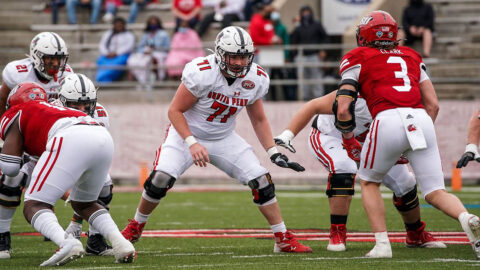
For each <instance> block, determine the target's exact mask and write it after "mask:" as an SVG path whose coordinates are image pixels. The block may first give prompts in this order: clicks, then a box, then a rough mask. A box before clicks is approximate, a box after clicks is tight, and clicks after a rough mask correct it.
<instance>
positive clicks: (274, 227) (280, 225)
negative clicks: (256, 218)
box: [270, 221, 287, 233]
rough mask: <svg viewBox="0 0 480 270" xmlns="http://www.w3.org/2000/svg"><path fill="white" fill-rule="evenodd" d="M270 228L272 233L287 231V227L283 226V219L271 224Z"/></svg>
mask: <svg viewBox="0 0 480 270" xmlns="http://www.w3.org/2000/svg"><path fill="white" fill-rule="evenodd" d="M270 229H272V232H273V233H277V232H282V233H285V232H286V231H287V227H286V226H285V223H284V222H283V221H282V222H280V223H278V224H275V225H271V226H270Z"/></svg>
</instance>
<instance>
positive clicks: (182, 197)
mask: <svg viewBox="0 0 480 270" xmlns="http://www.w3.org/2000/svg"><path fill="white" fill-rule="evenodd" d="M385 195H386V198H385V204H386V208H387V225H388V229H389V232H394V231H400V232H401V231H404V229H403V223H402V222H401V219H400V216H399V215H398V214H397V213H396V211H395V209H394V207H393V206H392V204H391V199H390V196H391V195H389V194H385ZM457 195H458V196H459V197H460V198H461V199H462V201H463V202H464V203H465V204H472V205H474V206H473V207H475V205H477V206H478V205H479V204H480V194H478V193H476V192H461V193H457ZM277 197H278V200H279V203H280V206H281V208H282V213H283V217H284V219H285V223H286V225H287V227H288V228H290V229H322V230H325V231H327V229H328V228H329V226H330V217H329V210H328V209H329V208H328V204H327V198H326V196H325V195H324V192H323V191H278V192H277ZM139 198H140V193H117V194H115V196H114V199H113V202H112V204H111V213H112V215H113V218H114V220H115V221H116V222H117V224H118V226H119V227H120V229H123V227H124V226H125V225H126V223H127V219H128V218H132V217H133V215H134V213H135V209H136V206H137V203H138V200H139ZM424 204H425V202H424V201H423V200H422V205H424ZM55 210H56V213H57V216H58V217H59V220H60V223H61V224H62V225H63V226H64V227H66V226H67V225H68V223H69V221H70V218H71V208H70V206H67V207H65V206H64V202H63V201H62V202H61V203H58V204H57V206H56V208H55ZM469 211H470V212H472V213H475V214H477V215H479V214H480V208H473V209H469ZM422 217H423V220H424V221H426V222H427V229H428V230H429V231H453V232H455V231H457V232H458V231H461V228H460V225H459V224H458V222H456V221H455V220H452V219H450V218H448V217H446V216H445V215H443V214H441V213H440V212H439V211H438V210H435V209H433V208H428V207H424V208H422ZM84 223H85V222H84ZM347 227H348V229H349V232H369V231H370V228H369V225H368V222H367V219H366V216H365V213H364V211H363V208H362V205H361V200H360V198H359V197H357V196H356V198H354V199H353V201H352V206H351V209H350V216H349V219H348V224H347ZM241 228H244V229H247V228H258V229H268V228H269V227H268V225H267V224H266V221H265V220H264V219H263V217H262V216H261V214H260V213H259V211H258V210H257V209H256V206H255V205H254V204H253V203H252V202H251V196H250V194H249V192H248V191H246V192H238V191H237V192H197V193H182V192H171V193H169V195H168V196H167V197H166V198H165V199H164V200H163V201H162V203H161V204H160V206H159V207H158V208H157V209H156V210H155V212H154V213H153V215H152V216H151V217H150V220H149V222H148V223H147V226H146V228H145V229H146V230H166V229H241ZM86 229H87V225H85V224H84V231H85V230H86ZM33 231H34V229H33V228H32V227H31V226H30V225H29V224H27V223H26V221H25V220H24V218H23V216H22V214H21V211H17V213H16V215H15V219H14V223H13V225H12V233H14V234H15V233H21V232H33ZM82 241H83V242H84V243H85V242H86V239H85V238H82ZM302 242H303V243H306V244H307V245H309V246H310V247H311V248H312V249H313V253H312V254H274V253H273V252H272V250H273V244H274V243H273V240H272V239H266V238H142V239H141V240H140V242H138V243H137V244H136V249H137V251H138V258H137V259H136V261H135V262H134V263H133V264H127V265H120V264H115V263H114V259H113V257H90V256H88V257H84V258H81V259H78V260H77V261H74V262H71V263H69V264H67V265H65V266H63V267H61V268H62V269H84V270H87V269H175V268H179V269H262V270H264V269H347V268H348V269H373V268H374V269H407V268H410V269H475V268H476V269H479V268H480V260H475V257H474V255H473V252H472V251H471V247H470V246H468V245H448V248H447V249H408V248H406V247H405V246H404V244H402V243H392V248H393V259H366V258H363V256H364V254H365V253H366V252H368V251H369V250H370V249H371V248H372V247H373V243H371V242H347V251H346V252H340V253H334V252H328V251H327V250H326V245H327V242H326V241H316V240H310V241H308V240H306V241H302ZM56 248H57V247H56V245H55V244H53V243H52V242H44V241H43V237H40V236H20V235H13V236H12V258H11V259H10V260H0V269H35V268H38V266H39V265H40V263H41V262H43V261H44V260H46V259H47V258H49V257H50V256H51V255H52V254H53V252H54V251H55V249H56Z"/></svg>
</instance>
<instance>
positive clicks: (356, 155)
mask: <svg viewBox="0 0 480 270" xmlns="http://www.w3.org/2000/svg"><path fill="white" fill-rule="evenodd" d="M342 146H343V147H344V148H345V150H347V154H348V157H349V158H351V159H353V161H355V162H360V153H361V152H362V145H361V144H360V143H359V142H358V141H357V139H355V137H352V138H350V139H345V138H343V137H342Z"/></svg>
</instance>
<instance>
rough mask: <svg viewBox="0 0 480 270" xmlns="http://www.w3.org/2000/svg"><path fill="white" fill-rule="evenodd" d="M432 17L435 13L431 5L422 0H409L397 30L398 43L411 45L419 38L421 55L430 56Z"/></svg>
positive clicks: (432, 28)
mask: <svg viewBox="0 0 480 270" xmlns="http://www.w3.org/2000/svg"><path fill="white" fill-rule="evenodd" d="M434 19H435V13H434V12H433V8H432V5H430V4H428V3H425V2H424V1H423V0H410V3H409V5H408V6H407V7H406V8H405V9H404V10H403V15H402V25H403V29H399V31H398V38H399V39H400V45H401V46H403V45H411V44H413V42H414V41H415V40H419V39H421V40H422V47H423V57H424V58H426V57H430V52H431V50H432V44H433V32H434V26H433V22H434ZM405 38H406V40H405Z"/></svg>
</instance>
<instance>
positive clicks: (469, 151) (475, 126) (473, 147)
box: [457, 110, 480, 168]
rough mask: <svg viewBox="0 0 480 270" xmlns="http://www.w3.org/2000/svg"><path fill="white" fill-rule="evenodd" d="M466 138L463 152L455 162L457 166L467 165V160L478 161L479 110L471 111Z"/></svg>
mask: <svg viewBox="0 0 480 270" xmlns="http://www.w3.org/2000/svg"><path fill="white" fill-rule="evenodd" d="M467 136H468V138H467V143H468V144H467V146H466V147H465V153H463V155H462V157H461V158H460V160H459V161H458V162H457V168H462V167H465V166H467V164H468V162H470V161H472V160H476V161H477V162H480V154H478V142H479V141H480V110H477V111H475V112H474V113H473V115H472V118H470V122H469V123H468V135H467Z"/></svg>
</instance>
